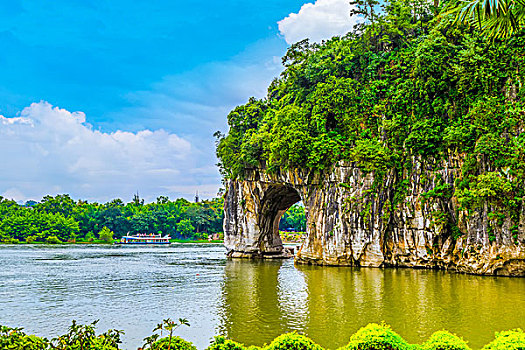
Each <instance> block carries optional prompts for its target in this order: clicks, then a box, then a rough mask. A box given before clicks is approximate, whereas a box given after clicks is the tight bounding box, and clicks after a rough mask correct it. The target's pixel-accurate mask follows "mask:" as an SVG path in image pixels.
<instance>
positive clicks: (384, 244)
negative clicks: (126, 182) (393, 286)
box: [224, 154, 525, 276]
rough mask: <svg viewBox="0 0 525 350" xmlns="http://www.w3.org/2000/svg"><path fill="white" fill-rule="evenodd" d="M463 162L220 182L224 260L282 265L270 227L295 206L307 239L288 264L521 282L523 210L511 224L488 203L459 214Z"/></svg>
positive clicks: (416, 162)
mask: <svg viewBox="0 0 525 350" xmlns="http://www.w3.org/2000/svg"><path fill="white" fill-rule="evenodd" d="M464 158H465V157H464V156H462V155H458V154H450V155H448V156H447V157H446V158H445V160H428V159H426V160H424V161H423V160H422V159H420V158H418V157H414V158H413V159H412V160H411V162H410V163H411V168H408V169H405V170H404V173H403V174H399V173H396V172H395V171H394V170H390V171H387V172H386V174H384V175H382V176H381V178H377V177H374V173H372V172H370V173H365V172H363V170H361V169H360V168H358V167H357V166H356V165H355V164H354V163H348V162H347V163H344V162H341V163H339V164H338V165H337V166H335V167H333V169H332V170H331V171H330V172H328V173H325V174H324V175H320V174H319V173H309V172H307V171H304V170H300V169H296V170H293V171H292V170H287V171H281V172H278V173H273V174H268V173H267V172H265V171H263V170H261V169H252V170H250V171H248V172H247V174H246V176H245V177H244V179H243V180H228V181H227V192H226V200H225V220H224V232H225V245H226V247H227V248H228V250H229V256H231V257H234V258H236V257H237V258H241V257H250V258H251V257H287V256H289V253H288V252H287V251H286V250H285V249H283V245H282V242H281V238H280V236H279V231H278V224H279V219H280V217H281V215H282V214H283V213H284V212H285V211H286V209H288V208H289V207H290V206H291V205H292V204H294V203H296V202H298V201H299V200H302V201H303V203H304V205H305V209H306V216H307V238H306V240H305V241H304V242H303V244H302V246H301V248H300V250H299V252H298V253H297V254H296V256H295V260H296V262H297V263H311V264H321V265H347V266H370V267H388V266H393V267H413V268H432V269H446V270H453V271H458V272H465V273H473V274H487V275H507V276H524V275H525V226H524V225H525V210H524V209H523V204H520V205H519V208H521V209H519V210H518V216H517V217H516V215H515V216H514V219H512V218H511V217H510V216H509V215H504V214H501V208H496V207H494V206H497V204H494V203H490V202H485V203H483V204H482V205H481V206H478V208H476V209H474V210H467V209H463V208H462V207H461V206H460V205H459V203H458V200H457V198H456V196H455V195H454V186H455V183H456V179H458V178H461V167H462V165H463V162H464ZM516 221H517V222H516Z"/></svg>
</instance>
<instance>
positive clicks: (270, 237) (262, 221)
mask: <svg viewBox="0 0 525 350" xmlns="http://www.w3.org/2000/svg"><path fill="white" fill-rule="evenodd" d="M299 201H301V195H300V194H299V192H298V191H297V190H296V189H295V188H293V187H292V186H290V185H283V184H276V185H271V186H269V187H268V188H267V189H266V191H265V193H264V195H263V198H262V200H261V210H260V214H259V228H260V236H259V247H260V250H261V251H262V252H273V251H275V252H278V253H279V254H281V253H282V252H283V243H282V239H281V235H280V233H279V221H280V220H281V217H282V216H283V214H284V213H285V212H286V211H287V210H288V209H289V208H290V207H291V206H292V205H293V204H295V203H297V202H299ZM284 253H286V252H284Z"/></svg>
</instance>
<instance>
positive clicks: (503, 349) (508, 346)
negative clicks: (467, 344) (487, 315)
mask: <svg viewBox="0 0 525 350" xmlns="http://www.w3.org/2000/svg"><path fill="white" fill-rule="evenodd" d="M523 349H525V333H524V332H523V331H522V330H521V329H519V328H518V329H514V330H511V331H505V332H499V333H496V339H494V340H493V341H492V342H491V343H489V344H487V345H485V347H484V348H483V349H482V350H523Z"/></svg>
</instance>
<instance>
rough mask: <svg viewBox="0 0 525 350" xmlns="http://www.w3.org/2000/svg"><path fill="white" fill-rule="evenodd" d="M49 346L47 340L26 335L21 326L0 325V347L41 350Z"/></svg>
mask: <svg viewBox="0 0 525 350" xmlns="http://www.w3.org/2000/svg"><path fill="white" fill-rule="evenodd" d="M48 347H49V341H48V340H47V339H45V338H39V337H37V336H34V335H27V334H25V333H24V332H23V331H22V328H9V327H5V326H0V349H17V350H18V349H24V350H42V349H47V348H48Z"/></svg>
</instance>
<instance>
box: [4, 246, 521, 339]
mask: <svg viewBox="0 0 525 350" xmlns="http://www.w3.org/2000/svg"><path fill="white" fill-rule="evenodd" d="M0 266H2V268H1V269H0V298H1V300H2V307H1V308H0V324H3V325H9V326H12V327H15V326H16V327H24V328H25V329H26V331H27V332H30V333H36V334H38V335H43V336H54V335H57V334H59V333H64V332H65V331H66V329H67V326H68V325H69V323H70V321H71V320H73V319H76V320H78V321H80V322H91V321H93V320H95V319H100V322H99V330H105V329H108V328H117V329H123V330H124V331H125V332H126V334H125V336H124V339H123V340H124V344H123V347H124V348H125V349H136V348H137V347H138V346H140V345H141V344H142V339H143V338H144V337H145V336H147V335H149V334H151V330H152V329H153V328H154V327H155V325H156V324H157V323H159V322H160V321H161V320H162V319H164V318H167V317H171V318H175V319H176V318H179V317H184V318H187V319H188V320H189V321H190V324H191V327H188V328H181V329H179V330H178V331H177V332H178V335H180V336H182V337H183V338H185V339H187V340H190V341H192V342H194V343H195V345H196V346H197V347H198V348H199V349H204V348H205V347H206V346H207V345H208V344H209V343H210V341H211V339H212V338H213V336H214V335H219V334H220V335H225V336H227V337H229V338H232V339H234V340H237V341H240V342H243V343H245V344H249V345H252V344H253V345H262V344H264V343H268V342H270V341H271V340H272V339H273V338H275V337H276V336H278V335H279V334H281V333H283V332H289V331H294V330H295V331H298V332H300V333H303V334H306V335H307V336H309V337H311V338H312V339H313V340H314V341H316V342H317V343H319V344H321V345H322V346H324V347H326V348H329V349H335V348H337V347H339V346H342V345H344V344H346V343H347V342H348V339H349V337H350V336H351V335H352V334H353V333H354V332H356V331H357V330H358V329H359V328H360V327H362V326H364V325H366V324H368V323H370V322H381V321H385V322H386V323H388V324H390V325H391V326H392V327H393V329H394V330H395V331H397V332H398V333H400V334H401V335H402V336H403V337H404V338H405V339H406V340H407V341H409V342H422V341H424V340H426V339H427V338H428V337H429V335H430V334H431V333H433V332H434V331H437V330H441V329H447V330H449V331H451V332H453V333H456V334H458V335H460V336H462V337H464V338H465V340H467V341H468V342H469V344H470V345H471V346H472V347H473V348H480V347H481V346H483V345H484V344H486V343H488V342H489V341H491V340H492V339H493V337H494V332H495V331H500V330H507V329H513V328H517V327H521V328H525V279H524V278H506V277H487V276H472V275H463V274H455V273H447V272H443V271H427V270H411V269H373V268H361V269H359V268H348V267H346V268H343V267H316V266H294V264H293V261H292V260H286V261H265V262H257V261H229V260H227V259H226V258H225V249H224V247H222V246H221V245H212V244H211V245H208V244H206V245H186V244H184V245H182V244H175V245H172V246H170V247H126V246H124V247H109V246H80V245H74V246H56V247H50V246H31V245H20V246H0Z"/></svg>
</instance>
